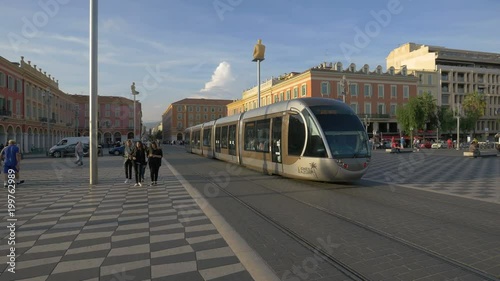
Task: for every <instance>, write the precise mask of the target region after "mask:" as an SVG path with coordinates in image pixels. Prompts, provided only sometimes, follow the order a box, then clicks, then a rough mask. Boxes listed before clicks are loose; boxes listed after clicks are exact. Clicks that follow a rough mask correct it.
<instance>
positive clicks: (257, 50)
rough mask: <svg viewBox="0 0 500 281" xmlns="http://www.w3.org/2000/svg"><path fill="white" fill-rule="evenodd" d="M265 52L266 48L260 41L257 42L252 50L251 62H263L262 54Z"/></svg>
mask: <svg viewBox="0 0 500 281" xmlns="http://www.w3.org/2000/svg"><path fill="white" fill-rule="evenodd" d="M265 52H266V46H265V45H262V40H261V39H259V40H257V44H255V47H254V48H253V60H252V61H263V60H264V53H265Z"/></svg>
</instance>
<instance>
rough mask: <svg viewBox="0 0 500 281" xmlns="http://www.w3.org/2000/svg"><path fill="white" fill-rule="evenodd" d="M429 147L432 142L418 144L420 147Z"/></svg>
mask: <svg viewBox="0 0 500 281" xmlns="http://www.w3.org/2000/svg"><path fill="white" fill-rule="evenodd" d="M431 147H432V144H431V142H430V141H426V142H424V143H421V144H420V148H431Z"/></svg>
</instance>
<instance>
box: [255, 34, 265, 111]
mask: <svg viewBox="0 0 500 281" xmlns="http://www.w3.org/2000/svg"><path fill="white" fill-rule="evenodd" d="M265 52H266V46H264V45H262V40H261V39H259V40H257V44H255V46H254V48H253V60H252V61H256V62H257V107H260V62H261V61H263V60H264V53H265Z"/></svg>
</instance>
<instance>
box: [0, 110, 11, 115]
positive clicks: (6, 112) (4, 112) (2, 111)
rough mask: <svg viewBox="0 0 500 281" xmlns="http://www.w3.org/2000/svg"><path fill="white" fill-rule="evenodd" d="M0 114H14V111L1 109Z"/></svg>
mask: <svg viewBox="0 0 500 281" xmlns="http://www.w3.org/2000/svg"><path fill="white" fill-rule="evenodd" d="M0 116H12V111H8V110H3V109H0Z"/></svg>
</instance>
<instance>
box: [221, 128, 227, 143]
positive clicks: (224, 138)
mask: <svg viewBox="0 0 500 281" xmlns="http://www.w3.org/2000/svg"><path fill="white" fill-rule="evenodd" d="M220 129H221V136H220V147H221V148H227V126H224V127H222V128H220Z"/></svg>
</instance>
